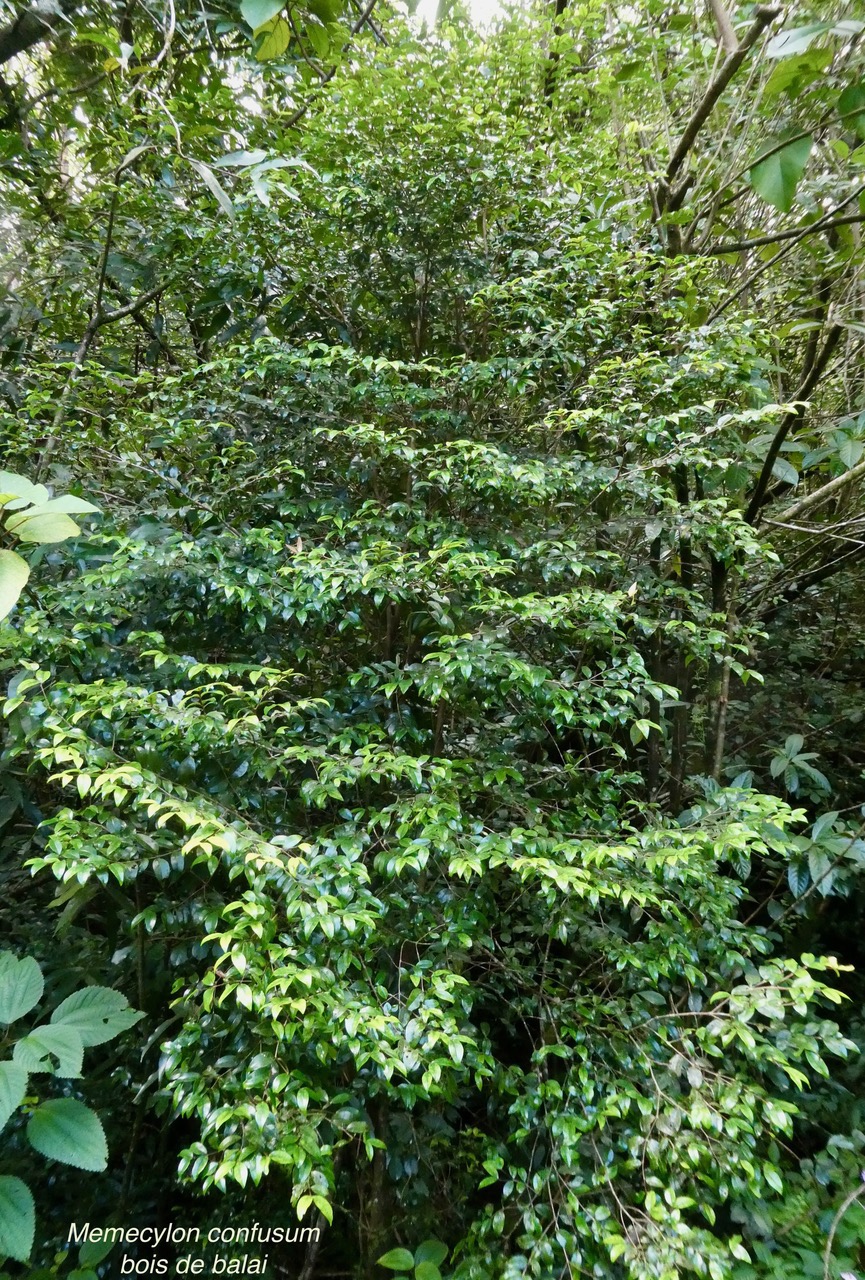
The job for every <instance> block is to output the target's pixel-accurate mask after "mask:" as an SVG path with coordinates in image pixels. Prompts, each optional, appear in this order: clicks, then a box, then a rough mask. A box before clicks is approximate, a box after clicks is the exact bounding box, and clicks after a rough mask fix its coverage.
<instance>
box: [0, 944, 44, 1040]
mask: <svg viewBox="0 0 865 1280" xmlns="http://www.w3.org/2000/svg"><path fill="white" fill-rule="evenodd" d="M44 990H45V980H44V978H43V977H42V970H41V969H40V968H39V965H38V964H37V963H36V961H35V960H34V959H33V957H32V956H24V958H23V959H21V960H19V959H18V957H17V956H14V955H13V954H12V952H11V951H0V1023H5V1024H6V1025H7V1026H8V1024H9V1023H10V1022H15V1021H16V1019H18V1018H23V1017H24V1015H25V1013H29V1012H30V1010H31V1009H33V1008H35V1007H36V1005H37V1004H38V1003H39V1001H40V1000H41V999H42V992H43V991H44Z"/></svg>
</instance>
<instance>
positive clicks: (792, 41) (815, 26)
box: [766, 22, 832, 58]
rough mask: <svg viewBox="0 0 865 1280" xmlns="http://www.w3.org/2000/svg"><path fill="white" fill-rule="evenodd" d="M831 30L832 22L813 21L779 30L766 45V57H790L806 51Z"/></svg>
mask: <svg viewBox="0 0 865 1280" xmlns="http://www.w3.org/2000/svg"><path fill="white" fill-rule="evenodd" d="M831 30H832V23H831V22H812V23H811V24H810V26H807V27H794V28H792V29H791V30H790V31H779V32H778V34H777V35H775V36H773V37H772V39H771V40H770V41H769V43H768V44H767V45H766V57H767V58H789V57H790V55H791V54H794V53H804V52H805V50H806V49H807V48H808V47H809V45H811V44H812V43H813V41H814V40H816V39H817V37H818V36H821V35H823V34H824V33H825V32H826V31H831Z"/></svg>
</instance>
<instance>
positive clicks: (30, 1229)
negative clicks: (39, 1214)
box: [0, 1176, 36, 1262]
mask: <svg viewBox="0 0 865 1280" xmlns="http://www.w3.org/2000/svg"><path fill="white" fill-rule="evenodd" d="M35 1234H36V1206H35V1205H34V1203H33V1196H32V1195H31V1194H30V1188H29V1187H28V1186H27V1183H26V1182H22V1181H21V1179H20V1178H8V1177H5V1176H4V1177H0V1259H2V1258H14V1259H15V1261H16V1262H26V1261H27V1259H28V1258H29V1257H30V1254H31V1253H32V1252H33V1237H34V1235H35Z"/></svg>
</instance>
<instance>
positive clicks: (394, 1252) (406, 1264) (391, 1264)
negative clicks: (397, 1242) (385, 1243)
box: [378, 1249, 414, 1271]
mask: <svg viewBox="0 0 865 1280" xmlns="http://www.w3.org/2000/svg"><path fill="white" fill-rule="evenodd" d="M378 1265H379V1266H380V1267H387V1268H388V1270H389V1271H408V1270H410V1269H411V1268H412V1267H413V1266H414V1258H413V1257H412V1255H411V1254H410V1253H409V1251H408V1249H390V1250H388V1252H387V1253H384V1254H382V1256H381V1257H380V1258H379V1260H378Z"/></svg>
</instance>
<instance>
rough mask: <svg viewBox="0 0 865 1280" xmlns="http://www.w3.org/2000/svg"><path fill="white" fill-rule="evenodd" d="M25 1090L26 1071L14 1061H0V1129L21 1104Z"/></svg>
mask: <svg viewBox="0 0 865 1280" xmlns="http://www.w3.org/2000/svg"><path fill="white" fill-rule="evenodd" d="M26 1092H27V1072H26V1071H25V1069H24V1068H23V1067H22V1066H20V1065H19V1064H18V1063H16V1062H9V1061H6V1062H0V1129H2V1128H3V1126H4V1125H5V1124H6V1121H7V1120H8V1119H9V1117H10V1116H11V1115H12V1113H13V1112H14V1111H17V1109H18V1108H19V1107H20V1106H21V1103H22V1102H23V1101H24V1095H25V1093H26Z"/></svg>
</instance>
